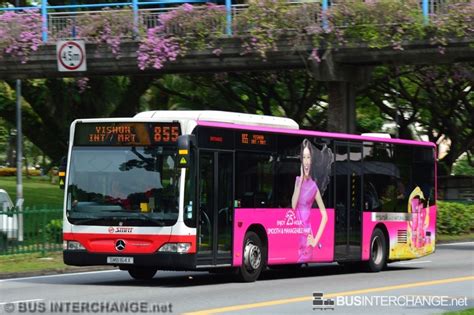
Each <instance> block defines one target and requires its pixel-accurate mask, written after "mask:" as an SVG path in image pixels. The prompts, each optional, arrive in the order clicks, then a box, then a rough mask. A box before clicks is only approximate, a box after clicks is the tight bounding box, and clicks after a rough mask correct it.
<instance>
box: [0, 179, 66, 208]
mask: <svg viewBox="0 0 474 315" xmlns="http://www.w3.org/2000/svg"><path fill="white" fill-rule="evenodd" d="M0 188H2V189H5V190H6V191H7V192H8V194H9V195H10V198H11V199H12V200H13V203H15V199H16V177H15V176H0ZM23 198H24V199H25V203H24V207H25V208H26V207H30V208H32V207H36V208H45V207H48V208H51V209H59V208H62V207H63V199H64V190H61V189H59V185H58V184H51V181H50V180H49V179H48V178H47V177H46V178H42V177H40V176H32V177H30V178H26V177H25V176H23Z"/></svg>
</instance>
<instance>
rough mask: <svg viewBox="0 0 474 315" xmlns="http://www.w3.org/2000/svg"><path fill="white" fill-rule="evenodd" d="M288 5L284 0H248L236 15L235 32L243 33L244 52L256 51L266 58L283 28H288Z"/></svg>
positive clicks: (274, 46)
mask: <svg viewBox="0 0 474 315" xmlns="http://www.w3.org/2000/svg"><path fill="white" fill-rule="evenodd" d="M288 8H289V7H288V5H287V4H286V1H284V0H250V1H249V2H248V8H247V10H245V12H243V14H240V15H238V16H237V17H236V21H235V32H236V34H237V35H244V36H245V37H244V38H243V41H244V43H243V48H244V50H245V52H247V53H248V52H252V51H256V52H257V53H259V54H260V56H261V57H262V58H264V59H265V58H266V53H267V52H268V51H272V50H276V49H277V47H276V45H275V41H276V39H277V37H278V35H279V33H281V31H282V30H284V29H290V28H291V24H290V22H291V21H290V20H288V19H287V13H288V11H289V10H288Z"/></svg>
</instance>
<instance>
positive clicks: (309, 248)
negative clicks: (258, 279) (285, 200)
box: [233, 208, 334, 266]
mask: <svg viewBox="0 0 474 315" xmlns="http://www.w3.org/2000/svg"><path fill="white" fill-rule="evenodd" d="M326 214H327V221H326V223H325V226H324V229H323V231H322V234H321V237H320V238H319V241H318V242H317V243H316V244H314V242H313V241H314V240H313V239H312V238H313V236H314V235H315V234H316V233H317V230H318V228H319V227H320V225H321V222H322V215H321V211H320V210H319V209H315V208H311V209H309V211H305V212H302V211H299V210H293V209H291V208H290V209H281V208H277V209H275V208H272V209H244V208H240V209H239V208H238V209H235V220H234V231H235V233H234V240H233V252H234V257H233V264H234V265H235V266H240V265H242V250H243V242H244V237H245V233H246V231H247V230H248V228H249V226H250V225H252V224H257V225H261V226H263V227H264V229H265V232H266V234H267V237H268V264H269V265H278V264H296V263H306V262H330V261H333V259H334V209H326Z"/></svg>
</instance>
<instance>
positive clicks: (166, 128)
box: [74, 122, 181, 146]
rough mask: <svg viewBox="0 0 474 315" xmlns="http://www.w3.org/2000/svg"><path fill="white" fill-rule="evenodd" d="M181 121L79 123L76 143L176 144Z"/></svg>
mask: <svg viewBox="0 0 474 315" xmlns="http://www.w3.org/2000/svg"><path fill="white" fill-rule="evenodd" d="M180 135H181V128H180V125H179V123H143V122H130V123H123V122H120V123H78V124H77V126H76V132H75V137H74V145H85V146H103V145H105V146H124V145H138V146H148V145H176V143H177V141H178V137H179V136H180Z"/></svg>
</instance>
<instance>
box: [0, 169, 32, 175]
mask: <svg viewBox="0 0 474 315" xmlns="http://www.w3.org/2000/svg"><path fill="white" fill-rule="evenodd" d="M22 173H23V175H26V170H24V169H23V172H22ZM28 174H29V175H30V176H39V175H41V172H40V171H39V170H36V169H35V170H28ZM0 176H16V168H14V167H5V168H0Z"/></svg>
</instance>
